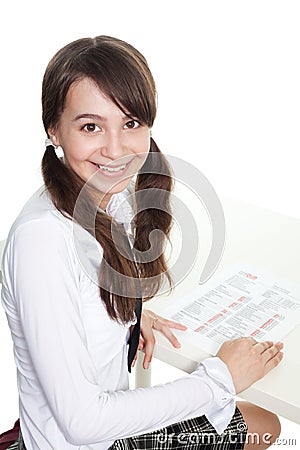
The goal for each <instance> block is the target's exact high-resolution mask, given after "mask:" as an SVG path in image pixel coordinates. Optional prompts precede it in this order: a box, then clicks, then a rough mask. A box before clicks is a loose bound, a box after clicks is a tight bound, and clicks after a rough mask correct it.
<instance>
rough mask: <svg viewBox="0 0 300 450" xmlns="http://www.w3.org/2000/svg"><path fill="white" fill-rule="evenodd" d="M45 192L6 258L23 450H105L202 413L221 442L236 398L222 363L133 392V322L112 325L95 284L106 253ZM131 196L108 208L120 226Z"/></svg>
mask: <svg viewBox="0 0 300 450" xmlns="http://www.w3.org/2000/svg"><path fill="white" fill-rule="evenodd" d="M44 188H45V187H44V186H42V187H41V188H40V189H39V190H38V191H37V192H36V193H35V194H34V195H33V196H32V197H31V198H30V199H29V201H28V202H27V203H26V205H25V206H24V208H23V209H22V211H21V213H20V214H19V216H18V217H17V219H16V221H15V222H14V224H13V226H12V228H11V230H10V233H9V236H8V239H7V243H6V246H5V250H4V254H3V259H2V275H3V286H2V294H1V297H2V303H3V306H4V308H5V311H6V314H7V319H8V323H9V326H10V329H11V334H12V339H13V343H14V354H15V361H16V365H17V380H18V388H19V398H20V403H19V404H20V421H21V428H22V434H23V438H24V441H25V445H26V448H27V450H37V449H40V450H50V449H55V450H71V449H72V450H74V449H78V450H79V449H81V450H104V449H107V448H109V446H110V445H112V443H113V441H114V440H116V439H119V438H124V437H128V436H132V435H137V434H142V433H146V432H151V431H153V430H156V429H159V428H162V427H165V426H168V425H170V424H172V423H175V422H179V421H182V420H185V419H189V418H192V417H196V416H200V415H203V414H206V416H207V418H208V420H210V422H211V423H212V425H213V426H214V427H215V428H216V430H217V431H218V432H219V433H221V432H222V431H223V430H224V429H225V428H226V426H227V424H228V423H229V421H230V419H231V417H232V415H233V413H234V409H235V391H234V386H233V382H232V378H231V375H230V373H229V371H228V369H227V366H226V365H225V364H224V363H223V362H222V361H221V360H220V359H219V358H217V357H214V358H208V359H206V360H205V361H203V362H202V363H200V364H199V366H198V368H197V370H195V371H194V372H193V373H192V374H190V375H186V376H185V377H183V378H180V379H178V380H176V381H174V382H171V383H167V384H163V385H157V386H153V387H150V388H140V389H134V390H129V389H128V372H127V338H128V329H129V327H130V325H131V323H128V324H126V325H122V324H120V323H117V322H116V321H113V320H111V319H110V318H109V316H108V314H107V312H106V309H105V306H104V304H103V302H102V301H101V298H100V295H99V287H98V285H97V283H96V278H95V277H96V276H97V273H98V270H99V265H100V263H101V258H102V249H101V246H100V244H99V243H98V242H97V241H96V239H94V237H93V236H92V235H91V234H90V233H88V232H87V231H85V230H83V229H82V228H81V227H79V225H76V224H75V222H74V221H72V220H69V219H67V218H65V217H64V216H63V215H62V214H61V213H59V212H58V211H57V210H56V208H55V207H54V205H53V203H52V201H51V199H50V196H49V194H47V192H46V191H45V189H44ZM126 195H128V194H126V191H124V192H123V193H121V194H116V195H113V196H112V198H111V200H110V202H109V204H108V207H107V211H108V213H109V214H111V215H114V214H116V216H115V218H116V219H118V218H117V215H120V211H121V215H122V211H123V214H124V215H125V216H126V215H128V214H129V215H130V205H129V203H126ZM124 199H125V202H124ZM122 201H123V203H122V208H119V209H118V205H120V204H121V202H122ZM124 205H125V207H124ZM117 209H118V211H117ZM116 211H117V212H116ZM128 220H129V218H128V217H127V218H126V217H125V218H124V221H125V222H126V221H127V222H128ZM125 228H126V226H125ZM74 230H75V233H74ZM74 235H76V239H74ZM78 242H80V243H79V245H78Z"/></svg>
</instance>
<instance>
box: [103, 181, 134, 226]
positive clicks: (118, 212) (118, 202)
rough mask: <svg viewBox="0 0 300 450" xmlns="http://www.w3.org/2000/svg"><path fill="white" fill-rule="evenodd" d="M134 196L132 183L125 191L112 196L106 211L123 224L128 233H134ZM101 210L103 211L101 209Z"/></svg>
mask: <svg viewBox="0 0 300 450" xmlns="http://www.w3.org/2000/svg"><path fill="white" fill-rule="evenodd" d="M133 194H134V184H132V183H130V185H129V186H128V187H127V188H126V189H125V190H124V191H122V192H119V193H117V194H113V195H112V196H111V198H110V199H109V202H108V204H107V206H106V211H105V212H106V214H109V215H110V216H111V217H113V219H114V220H116V221H117V222H119V223H122V224H123V225H124V228H125V230H126V231H127V232H128V233H132V229H131V221H132V219H133V217H134V209H133ZM99 209H100V210H101V208H99ZM101 211H102V210H101Z"/></svg>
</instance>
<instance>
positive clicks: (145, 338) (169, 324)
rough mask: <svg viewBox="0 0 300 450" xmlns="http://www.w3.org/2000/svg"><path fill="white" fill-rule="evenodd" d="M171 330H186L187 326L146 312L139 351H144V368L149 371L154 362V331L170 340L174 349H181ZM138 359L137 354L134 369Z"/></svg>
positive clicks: (144, 312)
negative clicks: (151, 363)
mask: <svg viewBox="0 0 300 450" xmlns="http://www.w3.org/2000/svg"><path fill="white" fill-rule="evenodd" d="M170 328H175V329H177V330H186V329H187V327H186V326H185V325H181V324H180V323H178V322H174V321H173V320H168V319H164V318H163V317H161V316H159V315H158V314H155V313H154V312H152V311H149V310H144V311H143V313H142V317H141V337H140V343H139V346H138V350H144V353H145V356H144V360H143V368H144V369H148V367H149V364H150V362H151V360H152V355H153V350H154V346H155V337H154V333H153V330H157V331H160V332H161V333H162V334H163V335H164V336H166V338H168V339H169V341H170V342H171V344H172V345H173V347H175V348H180V343H179V342H178V340H177V338H176V336H175V335H174V334H173V333H172V331H171V329H170ZM136 359H137V354H136V355H135V358H134V360H133V363H132V367H134V365H135V362H136Z"/></svg>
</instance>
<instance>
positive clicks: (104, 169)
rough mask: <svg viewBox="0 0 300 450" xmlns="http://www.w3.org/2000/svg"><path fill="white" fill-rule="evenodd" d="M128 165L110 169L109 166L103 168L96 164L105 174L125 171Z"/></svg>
mask: <svg viewBox="0 0 300 450" xmlns="http://www.w3.org/2000/svg"><path fill="white" fill-rule="evenodd" d="M127 165H128V163H127V164H122V165H121V166H117V167H108V166H101V165H100V164H96V166H97V167H98V168H99V169H101V170H103V171H104V172H120V171H121V170H124V169H125V168H126V167H127Z"/></svg>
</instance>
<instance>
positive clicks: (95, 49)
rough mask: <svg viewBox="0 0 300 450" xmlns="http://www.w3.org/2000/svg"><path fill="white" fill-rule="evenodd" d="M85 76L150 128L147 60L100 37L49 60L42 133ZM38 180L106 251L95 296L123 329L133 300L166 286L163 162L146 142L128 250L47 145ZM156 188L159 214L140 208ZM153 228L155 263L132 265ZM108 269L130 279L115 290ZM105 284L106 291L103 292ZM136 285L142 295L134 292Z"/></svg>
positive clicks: (152, 102)
mask: <svg viewBox="0 0 300 450" xmlns="http://www.w3.org/2000/svg"><path fill="white" fill-rule="evenodd" d="M83 78H89V79H91V80H92V81H93V82H94V83H96V85H97V86H98V87H99V89H100V90H101V91H102V92H103V93H104V94H105V95H106V96H107V97H108V98H110V99H111V100H112V101H113V102H114V103H115V104H116V105H117V106H118V107H119V108H120V109H121V110H122V111H123V112H124V113H126V114H128V112H129V113H130V114H131V115H132V116H134V117H136V118H137V119H138V120H139V121H140V122H141V123H142V124H145V125H147V126H148V127H150V128H151V127H152V125H153V122H154V119H155V116H156V88H155V83H154V80H153V77H152V75H151V72H150V70H149V67H148V65H147V61H146V60H145V58H144V57H143V55H142V54H141V53H140V52H138V51H137V50H136V49H135V48H134V47H132V46H131V45H130V44H128V43H126V42H124V41H121V40H119V39H116V38H113V37H109V36H97V37H95V38H93V39H92V38H84V39H79V40H77V41H74V42H71V43H70V44H68V45H66V46H65V47H63V48H62V49H61V50H59V51H58V52H57V53H56V55H54V57H53V58H52V60H51V61H50V62H49V64H48V66H47V68H46V72H45V75H44V79H43V90H42V106H43V123H44V127H45V130H46V132H47V133H48V130H49V129H50V128H52V129H53V128H55V127H57V126H58V124H59V120H60V116H61V114H62V112H63V110H64V107H65V101H66V95H67V93H68V90H69V88H70V86H71V85H72V84H73V83H74V82H76V81H79V80H81V79H83ZM42 174H43V178H44V182H45V186H46V189H47V190H48V192H49V193H50V196H51V198H52V201H53V203H54V205H55V207H56V208H57V209H58V210H59V211H60V212H61V213H62V214H63V215H64V216H66V217H69V216H71V217H72V218H74V209H75V205H76V218H74V219H76V222H78V223H79V225H81V226H82V227H83V228H84V229H86V230H87V231H88V232H90V233H92V234H93V236H94V237H95V238H96V239H97V241H98V242H99V243H100V245H101V247H102V249H103V259H102V263H101V265H100V269H99V286H100V296H101V298H102V301H103V302H104V304H105V306H106V309H107V312H108V314H109V316H110V317H111V318H112V319H114V320H119V321H121V322H122V323H125V322H128V321H129V320H132V319H133V318H134V307H135V297H136V296H141V297H143V299H144V300H145V299H149V298H151V297H153V296H154V295H155V294H156V293H157V292H158V290H159V288H160V287H161V285H162V283H163V280H164V276H166V278H167V280H168V281H169V283H170V285H171V277H170V274H169V272H168V267H167V263H166V259H165V256H164V251H163V250H164V245H165V240H166V239H168V238H169V233H170V228H171V223H172V215H171V208H170V191H171V189H172V185H173V180H172V175H171V169H170V167H169V165H168V162H167V160H166V158H165V157H164V156H163V155H162V153H161V152H160V150H159V148H158V147H157V145H156V143H155V141H154V140H153V139H152V138H151V144H150V151H149V154H148V157H147V159H146V162H145V163H144V165H143V167H142V169H141V170H140V172H139V173H138V176H137V178H136V183H135V199H136V202H135V204H136V206H137V213H136V215H135V218H134V221H133V222H134V223H133V226H134V246H133V250H131V249H130V246H129V245H128V240H127V238H125V235H124V231H123V228H122V227H121V226H120V225H119V224H117V223H115V221H114V220H113V219H112V218H111V217H110V216H109V215H107V214H105V213H104V212H102V211H100V210H97V211H96V213H95V205H94V203H93V201H92V198H91V197H90V196H89V194H88V192H87V191H86V190H85V188H84V186H85V183H86V182H85V180H83V179H82V178H81V177H79V175H77V174H76V173H75V172H74V171H73V170H72V168H70V167H68V166H67V165H65V164H64V162H63V161H62V159H61V158H59V157H58V156H57V155H56V153H55V151H54V148H53V147H52V146H51V145H50V146H48V147H47V148H46V151H45V154H44V156H43V159H42ZM153 190H154V192H155V201H156V202H157V208H155V207H147V208H143V205H142V204H141V200H140V196H139V195H138V194H139V193H140V192H141V191H142V192H143V193H145V194H147V193H148V192H149V193H151V192H152V191H153ZM82 193H83V195H82ZM157 193H159V194H158V195H157ZM79 196H80V197H81V198H82V199H83V201H81V202H80V206H79V211H78V203H77V204H76V202H77V200H78V198H79ZM142 197H143V196H142ZM95 214H96V215H95ZM91 225H93V226H91ZM112 225H113V226H114V227H116V228H117V231H118V233H117V234H118V235H119V237H123V239H120V242H121V250H122V251H118V250H117V247H118V249H120V247H119V245H120V243H119V239H118V246H116V243H115V241H114V238H113V235H112ZM153 230H160V231H162V233H158V234H157V235H156V240H155V252H156V254H157V255H158V257H156V258H155V259H153V260H151V261H146V260H145V261H141V260H139V258H136V259H137V262H135V261H134V258H133V256H134V255H132V251H133V253H134V252H135V251H136V252H138V253H139V252H147V251H148V250H149V247H150V241H149V235H150V233H151V232H152V231H153ZM110 268H113V269H114V270H115V271H117V272H118V273H120V274H121V275H124V276H126V277H128V278H127V279H128V280H129V281H128V286H125V285H121V286H120V283H121V282H120V279H118V277H113V276H111V272H110ZM107 279H109V284H110V287H111V288H110V289H108V287H107V286H108V285H107ZM105 280H106V282H104V281H105ZM138 280H142V281H145V280H147V282H146V283H142V284H141V283H137V281H138ZM131 281H132V283H133V285H134V289H135V292H136V295H132V292H133V291H132V286H129V285H130V284H131ZM140 286H142V292H140V291H138V290H139V289H140Z"/></svg>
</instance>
